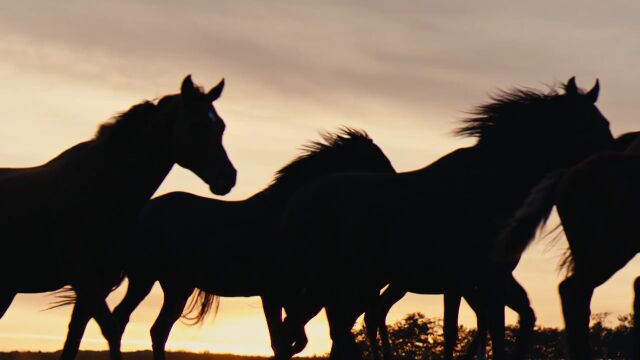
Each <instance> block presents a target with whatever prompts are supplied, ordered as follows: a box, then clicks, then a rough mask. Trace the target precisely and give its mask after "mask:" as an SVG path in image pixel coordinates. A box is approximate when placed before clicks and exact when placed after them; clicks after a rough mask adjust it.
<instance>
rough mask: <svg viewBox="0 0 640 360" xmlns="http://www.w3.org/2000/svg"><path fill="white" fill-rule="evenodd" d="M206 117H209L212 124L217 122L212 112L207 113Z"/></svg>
mask: <svg viewBox="0 0 640 360" xmlns="http://www.w3.org/2000/svg"><path fill="white" fill-rule="evenodd" d="M207 116H209V119H211V121H213V122H216V121H218V118H217V117H216V114H214V113H213V111H209V112H208V113H207Z"/></svg>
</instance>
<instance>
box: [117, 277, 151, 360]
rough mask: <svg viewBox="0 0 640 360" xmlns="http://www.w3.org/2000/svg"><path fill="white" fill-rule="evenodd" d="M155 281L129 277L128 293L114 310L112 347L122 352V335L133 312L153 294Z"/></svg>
mask: <svg viewBox="0 0 640 360" xmlns="http://www.w3.org/2000/svg"><path fill="white" fill-rule="evenodd" d="M154 283H155V280H153V279H151V278H150V277H146V276H136V275H134V276H129V283H128V286H127V293H126V294H125V296H124V298H123V299H122V301H120V303H119V304H118V305H117V306H116V307H115V309H113V322H114V327H115V328H114V336H113V345H112V346H111V347H112V348H114V349H117V351H120V347H121V343H122V335H123V334H124V330H125V329H126V327H127V324H128V323H129V318H130V317H131V314H132V313H133V311H134V310H135V309H136V308H137V307H138V305H140V303H141V302H142V300H144V298H145V297H146V296H147V295H148V294H149V292H151V289H152V288H153V284H154Z"/></svg>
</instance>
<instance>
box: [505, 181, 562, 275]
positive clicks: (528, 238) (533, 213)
mask: <svg viewBox="0 0 640 360" xmlns="http://www.w3.org/2000/svg"><path fill="white" fill-rule="evenodd" d="M565 173H566V170H558V171H555V172H553V173H551V174H549V175H547V176H546V177H545V178H543V179H542V181H541V182H540V183H539V184H538V185H536V187H534V188H533V190H532V191H531V193H530V194H529V196H528V197H527V199H526V200H525V201H524V204H523V205H522V206H521V207H520V209H519V210H518V211H517V212H516V213H515V215H514V216H513V218H512V219H511V221H510V222H509V223H508V224H507V226H506V228H505V229H504V231H503V232H502V234H501V235H500V237H499V239H498V243H497V247H496V254H495V255H496V258H497V260H498V261H500V262H507V263H509V264H513V265H515V264H517V263H518V261H520V256H521V255H522V253H523V252H524V251H525V249H526V248H527V246H529V244H531V242H532V241H533V239H534V238H535V235H536V232H537V230H538V229H539V228H542V227H543V226H544V225H545V224H546V222H547V220H548V219H549V216H550V215H551V210H552V209H553V205H555V195H556V188H557V185H558V183H559V181H560V179H561V178H562V176H563V175H564V174H565Z"/></svg>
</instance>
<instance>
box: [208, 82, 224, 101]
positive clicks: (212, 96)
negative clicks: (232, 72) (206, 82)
mask: <svg viewBox="0 0 640 360" xmlns="http://www.w3.org/2000/svg"><path fill="white" fill-rule="evenodd" d="M223 89H224V78H222V80H220V82H219V83H218V85H216V86H214V87H212V88H211V90H209V92H208V93H207V97H208V98H209V100H210V101H211V102H214V101H216V100H218V98H219V97H220V95H222V90H223Z"/></svg>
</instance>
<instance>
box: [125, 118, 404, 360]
mask: <svg viewBox="0 0 640 360" xmlns="http://www.w3.org/2000/svg"><path fill="white" fill-rule="evenodd" d="M322 139H323V140H322V141H316V142H312V143H310V144H308V145H306V146H305V147H304V153H303V154H302V155H300V156H299V157H297V158H296V159H294V160H293V161H291V162H290V163H289V164H287V165H286V166H284V167H283V168H281V169H280V170H279V171H278V172H276V174H275V177H274V179H273V181H272V182H271V184H270V185H269V186H268V187H267V188H265V189H264V190H262V191H260V192H258V193H257V194H255V195H253V196H251V197H249V198H247V199H245V200H242V201H221V200H216V199H209V198H204V197H200V196H196V195H193V194H189V193H185V192H173V193H169V194H166V195H163V196H160V197H158V198H155V199H153V200H151V201H150V202H149V204H148V206H147V207H146V208H145V210H144V212H143V214H142V216H141V220H140V225H139V231H138V233H137V238H138V246H137V250H136V251H134V252H133V253H132V255H131V257H130V261H129V264H130V265H129V267H128V268H127V270H126V275H127V278H128V279H129V285H128V289H127V292H126V295H125V297H124V299H123V300H122V301H121V302H120V304H119V305H118V306H116V308H115V309H114V312H113V314H114V317H115V318H116V319H117V321H118V323H119V326H118V329H119V332H118V338H121V337H122V334H123V332H124V330H125V327H126V325H127V323H128V321H129V317H130V315H131V313H132V312H133V311H134V310H135V308H136V307H137V306H138V305H139V304H140V302H141V301H142V300H143V299H144V298H145V297H146V296H147V295H148V294H149V292H150V291H151V288H152V286H153V284H154V283H155V282H156V281H159V282H160V285H161V287H162V290H163V292H164V302H163V305H162V309H161V310H160V314H159V315H158V317H157V319H156V321H155V322H154V324H153V326H152V328H151V339H152V343H153V346H152V347H153V354H154V359H156V360H161V359H164V358H165V344H166V342H167V339H168V337H169V333H170V331H171V327H172V326H173V324H174V323H175V321H176V320H178V318H179V317H180V315H181V314H183V312H184V315H183V316H185V317H187V318H188V319H191V320H193V321H194V322H195V323H201V322H202V321H203V320H204V318H205V316H206V315H207V313H209V312H210V311H211V310H215V309H217V302H218V299H219V298H218V296H225V297H246V296H263V307H264V313H265V317H266V319H267V325H268V328H269V332H270V334H271V339H272V341H271V345H272V348H273V351H274V353H275V354H278V352H279V346H280V341H281V336H280V333H281V330H280V327H281V323H282V313H281V309H280V308H279V307H273V306H272V305H271V303H270V302H269V299H270V297H269V296H268V294H269V292H271V291H272V289H273V287H274V284H275V283H276V279H275V278H274V276H275V275H276V274H278V273H280V271H279V265H278V262H277V261H276V259H277V258H278V251H279V248H278V247H277V243H278V242H277V241H276V240H275V239H274V237H275V234H276V233H277V228H278V224H279V222H278V219H279V217H280V215H281V214H282V212H283V210H284V208H285V205H286V203H287V201H288V199H289V198H290V197H291V196H292V194H293V193H294V192H295V191H296V190H297V189H299V188H300V187H302V186H303V185H305V184H307V183H310V182H313V181H314V180H316V179H318V178H321V177H322V176H324V175H327V174H333V173H343V172H381V173H394V172H395V170H394V169H393V166H392V165H391V163H390V161H389V159H388V158H387V157H386V156H385V155H384V153H383V152H382V150H381V149H380V148H379V147H378V146H377V145H376V144H375V143H374V142H373V140H371V138H370V137H369V136H368V135H367V134H366V133H365V132H364V131H359V130H355V129H351V128H343V129H342V130H341V131H339V132H337V133H324V135H323V137H322ZM196 288H197V289H198V290H197V292H196V293H194V295H193V298H192V302H191V304H189V307H188V309H187V310H184V309H185V305H186V304H187V300H188V298H189V296H190V295H191V294H192V293H193V292H194V289H196ZM193 312H196V314H195V315H190V314H193Z"/></svg>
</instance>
